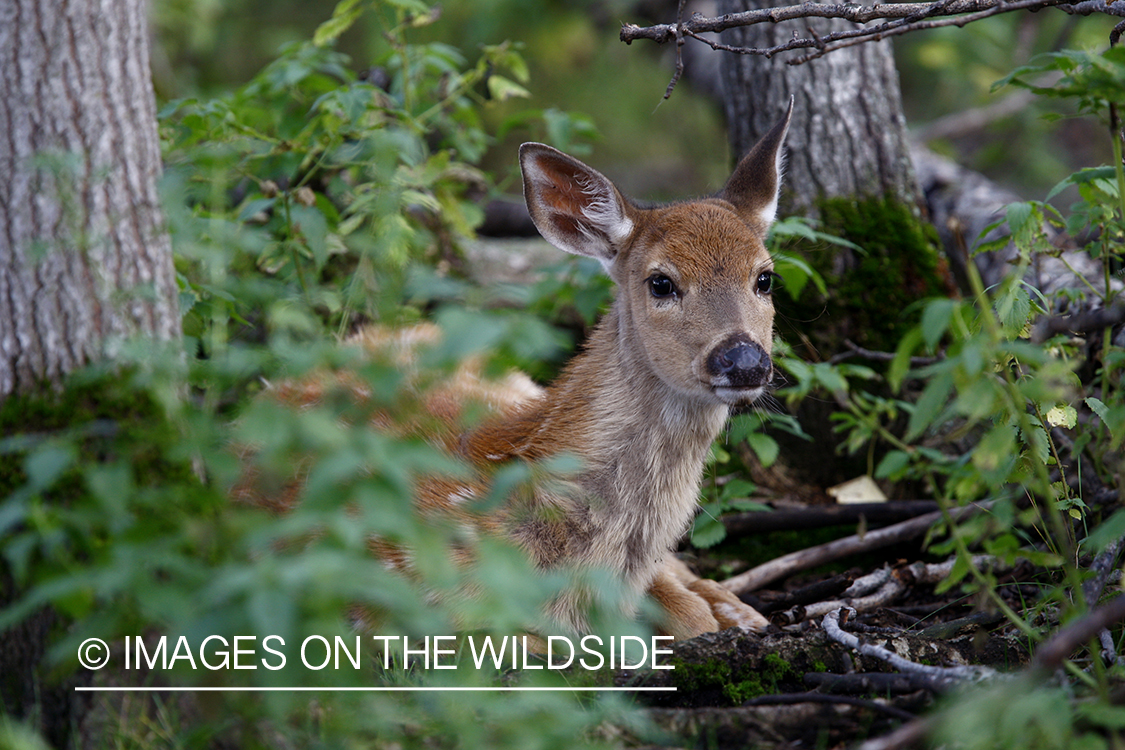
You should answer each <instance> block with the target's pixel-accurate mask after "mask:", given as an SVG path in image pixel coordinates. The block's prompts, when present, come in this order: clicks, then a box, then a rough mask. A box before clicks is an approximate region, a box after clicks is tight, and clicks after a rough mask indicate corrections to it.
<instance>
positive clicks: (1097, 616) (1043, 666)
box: [1031, 594, 1125, 672]
mask: <svg viewBox="0 0 1125 750" xmlns="http://www.w3.org/2000/svg"><path fill="white" fill-rule="evenodd" d="M1122 620H1125V594H1120V595H1118V596H1117V598H1116V599H1112V600H1110V602H1109V603H1108V604H1105V605H1103V606H1101V607H1098V608H1097V609H1095V610H1093V611H1091V612H1090V613H1089V614H1088V615H1086V616H1085V617H1083V618H1081V619H1079V620H1076V621H1075V622H1072V623H1071V624H1069V625H1067V626H1066V627H1065V628H1063V629H1062V630H1060V631H1059V632H1057V633H1055V634H1054V635H1053V636H1051V639H1050V640H1049V641H1047V642H1046V643H1044V644H1043V645H1042V646H1040V647H1039V650H1038V651H1036V652H1035V657H1034V658H1033V659H1032V662H1031V664H1032V668H1033V669H1038V670H1042V671H1045V672H1054V671H1055V670H1056V669H1058V668H1059V667H1060V666H1062V663H1063V661H1065V660H1066V659H1067V658H1069V656H1070V655H1071V654H1072V653H1073V652H1074V651H1075V649H1077V648H1079V647H1081V646H1084V645H1086V644H1088V643H1089V642H1090V640H1091V639H1092V638H1095V637H1096V636H1097V635H1098V633H1100V632H1101V631H1102V630H1104V629H1106V628H1108V627H1109V626H1110V625H1113V624H1115V623H1118V622H1121V621H1122Z"/></svg>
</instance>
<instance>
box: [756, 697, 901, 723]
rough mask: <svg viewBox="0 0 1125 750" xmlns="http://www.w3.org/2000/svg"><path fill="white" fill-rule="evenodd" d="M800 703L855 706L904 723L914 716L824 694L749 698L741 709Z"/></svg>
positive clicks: (872, 704) (848, 698)
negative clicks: (883, 714) (880, 713)
mask: <svg viewBox="0 0 1125 750" xmlns="http://www.w3.org/2000/svg"><path fill="white" fill-rule="evenodd" d="M801 703H827V704H829V705H845V706H856V707H858V708H868V709H871V710H873V711H880V712H882V713H885V714H887V715H889V716H893V717H895V718H896V719H903V720H905V721H912V720H913V719H914V718H916V717H915V716H914V714H912V713H910V712H909V711H904V710H902V709H901V708H896V707H895V706H889V705H887V704H886V703H880V702H879V701H873V700H865V699H863V698H853V697H851V696H847V695H828V694H826V693H783V694H780V695H763V696H760V697H758V698H751V699H750V700H748V701H746V702H745V703H743V704H742V707H743V708H748V707H752V706H795V705H799V704H801Z"/></svg>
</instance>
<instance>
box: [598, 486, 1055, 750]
mask: <svg viewBox="0 0 1125 750" xmlns="http://www.w3.org/2000/svg"><path fill="white" fill-rule="evenodd" d="M889 505H891V506H893V505H894V504H889ZM921 509H922V510H924V508H921ZM888 510H893V508H890V509H888ZM903 523H906V524H909V523H911V521H910V520H907V521H905V522H900V523H897V524H890V525H889V526H887V527H885V529H884V530H883V531H882V532H881V533H883V534H884V537H885V538H886V537H893V536H894V533H893V532H894V530H895V529H896V528H898V527H901V526H902V525H903ZM915 526H917V524H915ZM887 529H890V530H891V532H890V533H888V532H887V531H886V530H887ZM871 533H875V534H878V533H880V532H878V531H872V532H868V534H871ZM860 536H867V535H860ZM921 537H922V533H917V539H913V540H906V541H897V542H895V543H893V544H889V545H887V546H883V547H882V548H881V549H863V550H859V551H857V553H856V554H857V555H858V556H859V557H858V558H857V557H855V556H852V559H850V560H849V559H840V560H839V561H838V562H837V563H835V564H832V563H829V564H825V565H820V566H818V567H817V568H815V569H813V570H811V571H798V570H796V569H795V568H794V570H793V571H791V572H792V573H793V574H792V575H789V576H785V577H784V579H782V580H778V581H776V582H775V583H773V584H771V585H769V586H768V587H762V588H757V589H755V590H754V591H753V592H751V593H745V594H742V595H741V598H742V599H743V600H744V601H746V602H747V603H749V604H751V605H753V606H755V607H756V608H757V609H759V611H761V612H762V613H763V614H765V615H766V616H767V617H768V618H769V619H770V621H771V626H770V629H769V631H768V632H766V633H765V634H762V635H756V634H750V633H746V632H743V631H740V630H737V629H731V630H726V631H723V632H718V633H708V634H706V635H703V636H700V637H698V638H695V639H692V640H689V641H684V642H680V643H676V644H674V645H673V646H672V650H673V655H672V656H671V657H669V660H668V661H669V663H670V664H671V665H672V666H674V669H671V670H654V671H645V672H633V673H624V672H622V673H619V674H618V675H617V679H616V682H617V684H618V685H632V686H640V685H644V686H650V687H675V688H676V691H675V692H645V693H641V694H639V695H640V696H641V698H640V699H639V700H641V701H642V702H643V703H644V704H645V705H646V706H647V708H646V714H647V715H648V717H649V718H650V720H651V723H652V725H654V726H655V727H656V728H657V735H656V736H657V737H659V740H658V741H657V742H656V743H655V744H653V743H652V742H651V737H649V738H646V739H645V740H644V741H638V742H636V743H635V744H636V745H637V746H641V747H646V748H656V747H666V748H711V749H713V750H721V749H722V748H755V749H760V750H796V749H797V748H827V749H833V748H858V747H863V748H865V750H867V749H868V748H870V750H893V749H894V748H905V747H914V746H916V744H915V743H916V742H918V741H919V739H920V736H919V735H920V734H921V733H923V732H924V731H925V730H926V728H927V719H926V717H927V716H928V715H932V713H933V712H934V710H935V709H936V708H937V707H938V706H940V705H941V702H942V700H943V698H944V697H945V696H948V695H951V694H955V693H956V692H957V691H958V690H960V689H961V688H962V687H965V686H967V685H971V684H973V683H976V682H979V681H981V680H987V679H990V678H993V677H995V676H996V675H1001V674H1005V673H1015V672H1019V671H1021V670H1025V669H1028V667H1029V664H1030V663H1031V661H1032V652H1031V650H1030V649H1029V643H1028V639H1027V638H1026V637H1022V636H1021V634H1020V633H1019V631H1018V630H1017V629H1015V628H1014V627H1013V626H1012V625H1011V624H1010V623H1008V621H1007V620H1006V619H1005V618H1004V617H1003V616H1002V615H1001V614H1000V613H999V612H998V611H996V609H995V608H994V607H990V606H988V605H987V603H985V602H984V600H983V599H982V598H979V597H969V596H966V595H965V594H964V593H963V591H962V588H961V587H960V586H953V587H951V588H949V589H948V590H945V591H944V592H941V593H939V590H940V588H941V587H940V584H941V581H943V580H944V579H945V578H947V577H948V576H949V574H950V571H951V567H952V561H951V560H950V561H938V562H931V561H930V560H931V559H932V556H930V555H927V554H926V553H925V552H924V551H923V549H922V545H921ZM874 541H875V542H876V544H875V546H876V547H877V546H878V544H877V542H878V538H876V539H875V540H874ZM831 544H836V546H837V548H838V547H839V544H838V543H835V542H833V543H829V545H831ZM824 546H827V545H821V547H824ZM813 549H817V548H813ZM799 558H800V559H804V562H801V563H792V562H791V563H790V564H793V565H796V566H798V567H799V566H800V565H803V564H812V563H810V562H808V560H807V559H805V558H802V556H801V555H800V554H798V555H787V556H786V559H787V560H789V561H793V560H794V559H799ZM842 558H847V555H846V554H843V555H842ZM857 560H859V561H861V562H862V564H861V565H851V567H846V569H841V568H842V567H843V566H847V565H849V563H852V562H856V561H857ZM814 562H815V561H814ZM978 562H979V563H980V564H982V565H987V564H990V563H991V562H992V561H990V560H987V559H984V558H981V559H978ZM774 572H775V574H777V572H776V571H774ZM1033 573H1034V571H1033V570H1031V569H1030V566H1028V565H1026V564H1020V565H1019V566H1017V567H1016V568H1013V569H1011V570H1007V571H999V572H998V573H997V577H998V580H999V582H1000V585H999V587H998V589H997V591H998V592H999V594H1000V596H1001V597H1003V598H1004V599H1005V600H1006V601H1007V602H1008V603H1009V604H1010V605H1011V606H1012V608H1013V609H1014V610H1017V611H1018V610H1020V609H1022V608H1023V607H1024V606H1026V604H1027V602H1028V601H1029V600H1031V599H1034V598H1035V592H1034V591H1032V590H1029V589H1030V588H1033V587H1034V585H1033V584H1026V583H1017V582H1026V581H1029V580H1031V579H1032V577H1033ZM865 743H866V744H865Z"/></svg>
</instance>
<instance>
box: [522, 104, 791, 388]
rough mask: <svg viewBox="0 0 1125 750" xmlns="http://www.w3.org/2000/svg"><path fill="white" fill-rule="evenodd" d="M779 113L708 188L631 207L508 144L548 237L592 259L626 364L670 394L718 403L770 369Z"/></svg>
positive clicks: (566, 163) (558, 163)
mask: <svg viewBox="0 0 1125 750" xmlns="http://www.w3.org/2000/svg"><path fill="white" fill-rule="evenodd" d="M792 111H793V105H792V102H790V105H789V110H788V111H787V112H786V113H785V115H784V116H783V117H782V118H781V119H780V120H779V121H778V123H777V124H776V125H774V127H773V128H772V129H771V130H770V132H769V133H767V134H766V135H765V136H764V137H763V138H762V139H761V141H759V142H758V143H757V144H756V145H755V146H754V148H753V149H751V150H750V152H749V153H748V154H747V155H746V156H745V157H744V158H743V159H742V161H741V162H740V163H739V165H738V166H737V168H736V169H735V171H734V174H732V175H731V177H730V179H729V180H728V181H727V184H726V186H725V187H724V188H723V190H722V191H721V192H719V193H718V194H717V195H716V196H714V197H711V198H703V199H699V200H693V201H686V202H682V203H674V204H670V205H665V206H655V207H642V206H640V205H637V204H635V203H633V202H631V201H629V200H628V199H626V198H625V197H624V196H623V195H622V194H621V193H620V192H619V191H618V190H617V188H616V187H615V186H614V185H613V183H611V182H610V181H609V180H608V179H607V178H606V177H604V176H603V175H602V174H601V173H599V172H597V171H596V170H594V169H592V168H590V167H588V166H586V165H585V164H583V163H582V162H580V161H578V160H577V159H574V158H572V157H570V156H567V155H566V154H564V153H562V152H560V151H557V150H555V149H553V148H550V147H549V146H544V145H542V144H538V143H525V144H524V145H523V146H522V147H521V149H520V165H521V167H522V170H523V185H524V196H525V198H526V200H527V206H528V209H529V210H530V212H531V217H532V219H533V221H534V222H535V225H536V227H537V228H538V229H539V232H540V234H542V235H543V237H544V238H546V239H547V240H548V241H549V242H551V244H553V245H555V246H556V247H558V248H559V249H561V250H565V251H567V252H570V253H576V254H578V255H586V256H590V257H593V258H597V259H598V260H599V261H601V263H602V265H603V266H604V267H605V269H606V271H607V272H608V273H609V275H610V276H611V278H613V280H614V281H615V282H616V284H617V286H618V295H617V300H616V302H615V307H616V313H617V323H618V327H619V335H620V341H621V343H622V344H623V349H622V351H623V352H624V354H625V356H627V357H628V358H629V359H630V361H629V362H628V363H627V366H628V367H645V368H647V369H648V370H650V371H651V372H652V373H654V374H655V375H657V376H658V377H659V378H660V380H662V381H663V382H664V383H665V384H666V385H667V386H669V387H671V388H672V389H673V391H674V392H676V393H678V394H680V395H682V396H686V397H689V398H698V399H702V400H704V401H710V402H712V403H714V402H721V403H725V404H730V405H734V404H741V403H749V402H751V401H753V400H754V399H756V398H758V396H760V395H761V394H762V393H763V391H764V390H765V389H766V386H767V385H768V384H769V381H770V378H771V376H772V374H773V364H772V361H771V360H770V348H771V344H772V339H773V315H774V310H773V301H772V299H771V297H770V292H771V290H772V288H773V283H774V278H775V275H774V273H773V262H772V260H771V259H770V256H769V254H768V253H767V252H766V248H765V244H764V243H765V239H766V234H767V232H768V231H769V226H770V224H771V223H772V222H773V218H774V215H775V213H776V212H777V197H778V188H779V185H780V180H781V175H780V172H781V145H782V141H783V140H784V138H785V132H786V130H787V129H788V126H789V118H790V115H791V114H792Z"/></svg>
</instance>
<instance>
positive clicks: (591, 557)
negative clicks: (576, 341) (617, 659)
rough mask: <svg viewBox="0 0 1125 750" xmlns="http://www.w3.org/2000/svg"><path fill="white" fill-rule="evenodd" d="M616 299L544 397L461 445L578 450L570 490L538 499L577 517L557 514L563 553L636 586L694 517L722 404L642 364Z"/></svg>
mask: <svg viewBox="0 0 1125 750" xmlns="http://www.w3.org/2000/svg"><path fill="white" fill-rule="evenodd" d="M622 307H623V306H622V304H621V301H620V300H619V301H618V303H617V304H615V305H614V308H613V309H612V310H611V311H610V312H609V313H608V314H607V315H606V316H605V317H604V318H603V319H602V321H601V323H600V324H599V325H598V327H597V328H596V329H595V330H594V332H593V333H592V334H591V336H590V339H589V341H588V342H587V346H586V349H585V351H583V352H582V353H581V354H579V355H578V356H576V357H575V358H574V359H573V360H571V362H570V364H569V365H568V366H567V368H566V370H565V371H564V373H563V375H562V376H561V377H560V378H559V380H558V381H557V382H556V383H555V384H554V385H552V386H551V387H550V388H549V389H548V391H547V394H546V395H545V396H544V397H543V398H542V399H540V400H537V401H534V402H532V403H531V404H528V405H527V407H525V409H524V410H523V411H522V412H520V413H518V414H516V415H511V416H509V417H507V418H505V419H502V420H498V421H496V422H494V423H492V424H490V425H487V426H485V427H483V428H481V429H479V430H478V431H477V432H476V433H475V434H474V435H473V436H472V437H471V439H470V441H469V443H468V445H467V446H466V447H467V448H468V453H469V454H470V455H471V456H475V457H476V458H477V460H480V459H484V460H486V461H497V460H502V459H505V458H510V457H517V456H518V457H523V458H528V459H537V458H545V457H549V456H555V455H561V454H570V455H574V456H576V457H577V458H579V459H580V460H581V461H582V469H581V471H580V474H579V475H578V477H577V480H576V481H577V485H578V489H579V492H578V493H577V494H575V495H571V496H570V497H566V498H560V497H556V496H546V497H543V496H541V497H539V498H538V499H537V502H539V503H541V504H542V505H545V506H548V507H550V506H558V505H559V504H565V505H566V506H567V509H568V510H570V511H576V512H575V513H573V514H569V515H568V516H567V518H568V519H580V520H578V521H573V520H567V521H565V522H560V523H562V524H564V525H565V526H566V528H559V529H558V533H559V534H560V535H562V536H563V537H565V547H567V548H568V549H567V550H566V552H563V554H562V555H561V556H560V559H561V557H570V556H571V555H572V554H573V553H576V552H581V559H582V560H583V561H584V563H585V564H588V565H590V566H591V567H599V568H608V569H612V570H615V571H618V572H619V573H621V574H623V575H624V577H625V578H626V580H627V581H629V582H630V583H633V584H635V585H638V586H643V585H647V583H648V580H649V579H650V578H651V576H652V575H653V573H654V571H655V568H656V566H657V564H658V563H659V562H660V560H661V558H662V557H663V555H664V554H666V553H667V552H668V550H670V549H671V548H672V546H673V545H674V544H675V542H676V540H677V539H678V538H679V537H680V536H681V535H682V534H683V532H684V530H685V529H686V527H687V524H688V523H689V522H690V520H691V518H692V515H693V513H694V510H695V507H696V501H697V495H698V491H699V484H700V480H701V478H702V472H703V466H704V461H705V459H706V456H707V451H708V448H709V447H710V445H711V442H712V441H713V440H714V439H715V436H716V435H717V434H718V432H719V430H720V429H722V426H723V424H724V421H725V420H726V417H727V415H728V412H729V407H728V406H727V405H726V404H723V403H719V402H716V401H715V400H714V399H705V398H702V397H692V396H686V395H684V394H682V393H680V392H678V391H676V390H675V389H674V388H673V387H672V386H669V385H668V384H666V383H665V382H663V380H661V378H660V377H659V376H658V375H657V374H656V373H654V372H653V371H652V370H651V369H650V368H648V367H646V366H645V364H644V361H643V357H641V356H640V355H638V354H637V353H636V352H637V350H636V347H635V345H634V344H633V343H631V338H632V337H633V336H635V335H637V333H636V332H635V331H633V330H631V329H630V327H629V323H628V321H627V320H626V318H627V312H626V311H623V309H622ZM560 552H562V550H560ZM541 562H542V563H544V564H548V565H550V564H552V563H554V562H556V560H551V559H541Z"/></svg>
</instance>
